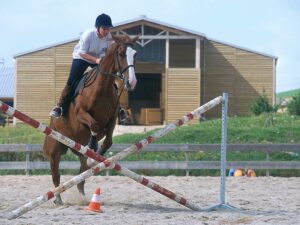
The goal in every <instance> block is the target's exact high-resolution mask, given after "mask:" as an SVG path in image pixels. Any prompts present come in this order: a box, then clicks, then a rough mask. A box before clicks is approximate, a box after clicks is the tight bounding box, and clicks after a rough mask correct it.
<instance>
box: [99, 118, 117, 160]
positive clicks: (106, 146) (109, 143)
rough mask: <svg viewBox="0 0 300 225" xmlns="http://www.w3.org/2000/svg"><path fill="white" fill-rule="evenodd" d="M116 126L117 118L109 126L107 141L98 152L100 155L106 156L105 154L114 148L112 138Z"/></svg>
mask: <svg viewBox="0 0 300 225" xmlns="http://www.w3.org/2000/svg"><path fill="white" fill-rule="evenodd" d="M115 126H116V118H114V119H112V120H111V122H110V123H109V124H108V126H107V128H106V130H105V139H104V141H103V144H102V145H101V148H100V149H98V151H97V154H98V155H104V154H105V152H106V151H107V150H108V149H109V148H110V147H111V146H112V136H113V132H114V129H115Z"/></svg>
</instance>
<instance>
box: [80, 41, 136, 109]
mask: <svg viewBox="0 0 300 225" xmlns="http://www.w3.org/2000/svg"><path fill="white" fill-rule="evenodd" d="M120 45H126V46H129V44H120ZM120 45H118V46H117V48H116V50H115V52H114V61H112V63H113V62H115V63H116V62H117V65H118V71H117V72H116V73H107V72H101V71H100V68H101V66H102V63H103V61H102V60H101V62H100V64H99V65H97V66H96V69H94V70H92V71H91V74H88V75H87V76H85V80H84V83H83V88H82V90H81V92H82V91H83V89H84V88H86V87H89V86H90V85H91V84H92V83H93V82H94V81H95V80H96V78H97V76H98V75H104V76H113V77H114V78H118V79H120V80H122V86H121V90H120V93H119V94H118V99H117V102H116V105H115V107H114V109H115V111H114V112H116V110H117V105H118V104H119V102H120V97H121V95H122V93H123V91H124V87H125V80H126V78H125V77H124V76H123V73H125V72H126V71H127V70H128V69H129V68H130V67H133V68H134V64H131V65H128V66H127V67H125V68H122V67H121V65H120V61H119V57H118V55H117V54H118V52H117V51H118V48H119V47H120Z"/></svg>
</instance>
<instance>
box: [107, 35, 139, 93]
mask: <svg viewBox="0 0 300 225" xmlns="http://www.w3.org/2000/svg"><path fill="white" fill-rule="evenodd" d="M112 38H113V40H114V41H115V44H116V50H115V57H116V58H115V61H117V63H115V67H116V68H115V69H116V71H118V72H119V73H120V75H121V76H122V77H123V79H124V82H125V88H126V89H127V90H128V91H132V90H134V88H135V85H136V83H137V79H136V76H135V71H134V64H135V56H136V51H135V50H134V49H133V45H134V44H135V42H136V41H137V40H138V38H139V35H138V36H136V37H134V38H132V39H131V38H130V37H129V36H127V35H126V36H117V35H113V36H112Z"/></svg>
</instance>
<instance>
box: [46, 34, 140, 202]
mask: <svg viewBox="0 0 300 225" xmlns="http://www.w3.org/2000/svg"><path fill="white" fill-rule="evenodd" d="M138 38H139V35H138V36H136V37H134V38H130V37H129V36H127V35H126V36H117V35H112V39H113V41H114V42H113V43H112V44H111V45H110V46H109V47H108V49H107V52H106V54H105V56H104V57H103V59H102V60H101V62H100V64H99V65H98V66H96V67H95V68H93V69H92V70H90V71H89V72H88V73H87V74H85V76H84V77H83V79H85V82H84V85H83V86H82V87H81V88H80V90H79V94H78V95H77V96H76V97H75V98H74V99H73V101H72V102H71V103H70V105H69V108H68V110H67V112H66V115H64V116H63V117H60V118H58V119H57V118H56V119H55V118H51V119H50V125H49V126H50V128H52V129H53V130H56V131H58V132H60V133H62V134H63V135H65V136H67V137H69V138H71V139H73V140H74V141H76V142H78V143H80V144H82V145H87V144H88V145H89V147H91V148H93V149H94V151H95V152H96V153H97V154H100V155H104V154H105V152H106V151H107V150H108V149H109V148H110V147H111V145H112V134H113V130H114V128H115V125H116V121H117V116H118V111H119V110H118V109H119V98H120V95H121V93H118V92H121V91H119V90H118V87H117V86H116V84H115V82H116V81H117V80H118V79H119V80H122V82H121V83H122V86H121V87H120V89H122V90H123V89H124V88H125V89H126V90H127V91H132V90H133V89H134V88H135V85H136V83H137V80H136V76H135V71H134V64H135V55H136V51H135V50H134V49H133V45H134V44H135V42H136V41H137V40H138ZM104 137H105V139H104V141H103V144H102V145H101V148H99V149H98V141H99V140H101V139H102V138H104ZM67 150H68V147H67V146H65V145H64V144H62V143H60V142H58V141H56V140H54V139H52V138H51V137H49V136H46V137H45V139H44V145H43V154H44V156H46V158H48V160H49V161H50V169H51V175H52V182H53V184H54V186H55V187H58V186H59V184H60V174H59V161H60V159H61V156H62V155H63V154H65V153H66V152H67ZM71 150H72V152H73V153H74V154H76V155H77V156H78V157H79V160H80V164H81V165H80V173H82V172H84V171H86V170H87V169H89V168H88V166H87V160H86V157H84V156H83V155H82V154H80V153H79V152H77V151H76V150H73V149H71ZM84 183H85V182H84V181H83V182H81V183H79V184H77V189H78V191H79V193H80V194H81V196H82V198H83V199H84V200H85V192H84ZM54 203H55V204H56V205H63V201H62V199H61V196H60V195H57V196H56V198H55V200H54Z"/></svg>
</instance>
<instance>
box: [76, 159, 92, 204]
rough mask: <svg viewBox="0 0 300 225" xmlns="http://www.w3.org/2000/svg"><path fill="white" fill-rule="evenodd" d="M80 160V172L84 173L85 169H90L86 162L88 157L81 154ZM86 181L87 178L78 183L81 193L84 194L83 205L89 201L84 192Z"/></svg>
mask: <svg viewBox="0 0 300 225" xmlns="http://www.w3.org/2000/svg"><path fill="white" fill-rule="evenodd" d="M79 160H80V171H79V172H80V173H83V172H84V171H86V170H88V169H89V168H88V166H87V163H86V158H85V157H84V156H83V155H79ZM84 183H85V180H83V181H82V182H80V183H79V184H77V189H78V191H79V193H80V195H81V196H82V202H81V204H82V205H86V204H87V203H88V201H87V200H86V198H85V192H84Z"/></svg>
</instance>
